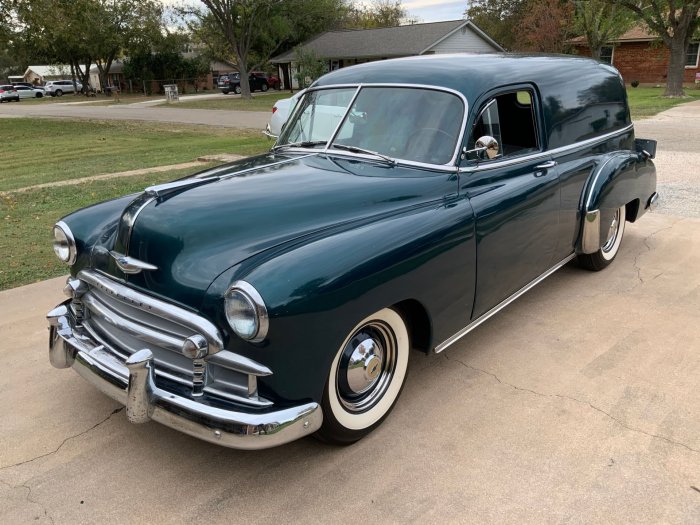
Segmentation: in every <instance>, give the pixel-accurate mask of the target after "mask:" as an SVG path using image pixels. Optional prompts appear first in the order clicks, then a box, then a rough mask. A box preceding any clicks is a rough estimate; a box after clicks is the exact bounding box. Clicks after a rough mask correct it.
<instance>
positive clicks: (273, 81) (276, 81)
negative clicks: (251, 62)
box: [266, 74, 282, 90]
mask: <svg viewBox="0 0 700 525" xmlns="http://www.w3.org/2000/svg"><path fill="white" fill-rule="evenodd" d="M266 76H267V85H268V86H270V88H271V89H278V90H279V89H282V81H281V80H280V77H278V76H277V75H269V74H267V75H266Z"/></svg>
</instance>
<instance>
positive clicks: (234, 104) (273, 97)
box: [159, 91, 292, 111]
mask: <svg viewBox="0 0 700 525" xmlns="http://www.w3.org/2000/svg"><path fill="white" fill-rule="evenodd" d="M291 96H292V94H291V93H289V91H268V92H267V93H265V94H262V93H255V94H254V95H253V98H252V99H251V100H245V99H242V98H241V97H238V96H234V95H228V96H227V97H226V98H215V99H209V100H207V99H205V100H192V101H189V102H188V101H187V99H180V102H177V103H173V104H164V105H163V106H162V107H166V106H167V107H171V108H189V109H217V110H219V109H224V110H230V111H272V106H273V105H274V104H275V102H277V101H278V100H279V99H281V98H289V97H291ZM159 107H161V106H159Z"/></svg>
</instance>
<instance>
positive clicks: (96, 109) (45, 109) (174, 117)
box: [0, 102, 270, 129]
mask: <svg viewBox="0 0 700 525" xmlns="http://www.w3.org/2000/svg"><path fill="white" fill-rule="evenodd" d="M149 104H152V102H148V103H142V104H124V105H109V106H95V105H90V104H80V105H75V104H70V105H68V104H33V105H30V104H26V105H22V104H21V103H20V104H2V105H0V118H2V117H19V116H23V117H26V116H33V117H61V118H85V119H96V120H144V121H151V122H175V123H180V124H204V125H207V126H218V127H223V128H243V129H245V128H250V129H264V128H265V124H267V122H268V121H269V120H270V113H269V112H267V111H226V110H216V111H215V110H210V109H185V108H170V107H161V106H149Z"/></svg>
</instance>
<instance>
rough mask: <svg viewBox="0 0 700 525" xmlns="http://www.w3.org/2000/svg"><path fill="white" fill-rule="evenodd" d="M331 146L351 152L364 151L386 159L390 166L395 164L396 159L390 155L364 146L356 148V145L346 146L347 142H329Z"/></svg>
mask: <svg viewBox="0 0 700 525" xmlns="http://www.w3.org/2000/svg"><path fill="white" fill-rule="evenodd" d="M331 148H336V149H343V150H345V151H350V152H351V153H365V154H367V155H373V156H375V157H379V158H380V159H382V160H384V161H386V162H387V163H388V164H389V165H390V166H396V159H392V158H391V157H389V156H387V155H384V154H382V153H379V152H377V151H372V150H369V149H364V148H358V147H357V146H348V145H347V144H336V143H335V142H334V143H333V144H331Z"/></svg>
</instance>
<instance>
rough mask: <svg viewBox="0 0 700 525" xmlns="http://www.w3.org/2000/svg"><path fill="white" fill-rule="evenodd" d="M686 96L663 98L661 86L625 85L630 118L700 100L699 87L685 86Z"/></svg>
mask: <svg viewBox="0 0 700 525" xmlns="http://www.w3.org/2000/svg"><path fill="white" fill-rule="evenodd" d="M685 93H686V95H688V97H686V98H664V97H663V96H662V95H663V94H664V88H662V87H659V88H657V87H637V88H633V87H631V86H627V98H628V100H629V105H630V112H631V113H632V119H634V120H636V119H640V118H645V117H651V116H653V115H656V114H657V113H660V112H661V111H665V110H667V109H670V108H672V107H673V106H677V105H678V104H684V103H686V102H692V101H693V100H700V89H697V88H695V87H691V88H686V90H685Z"/></svg>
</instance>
